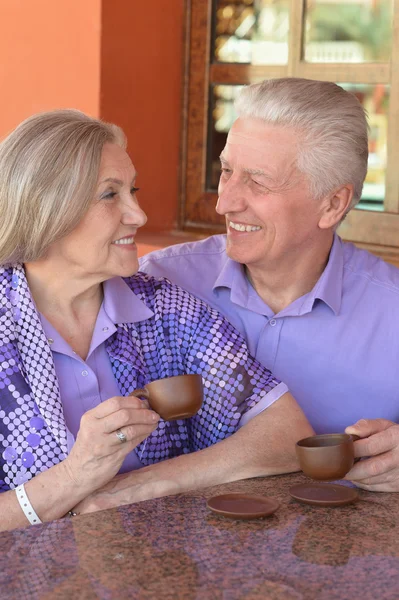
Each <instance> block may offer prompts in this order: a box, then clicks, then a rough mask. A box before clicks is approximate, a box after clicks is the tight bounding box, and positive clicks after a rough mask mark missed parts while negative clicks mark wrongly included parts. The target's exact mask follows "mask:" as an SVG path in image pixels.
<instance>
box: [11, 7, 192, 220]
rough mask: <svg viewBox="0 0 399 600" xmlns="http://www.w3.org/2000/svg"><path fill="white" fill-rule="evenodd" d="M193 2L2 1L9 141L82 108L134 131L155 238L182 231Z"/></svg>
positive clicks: (132, 149)
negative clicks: (46, 116)
mask: <svg viewBox="0 0 399 600" xmlns="http://www.w3.org/2000/svg"><path fill="white" fill-rule="evenodd" d="M184 4H185V0H151V1H150V0H149V1H148V2H141V1H139V0H0V89H1V95H0V137H3V136H4V135H6V134H7V133H8V132H9V131H11V129H13V128H14V127H15V126H16V125H17V124H18V123H19V122H20V121H21V120H23V119H24V118H26V117H27V116H29V115H31V114H33V113H35V112H39V111H43V110H48V109H51V108H65V107H74V108H78V109H80V110H83V111H84V112H87V113H89V114H91V115H93V116H101V117H102V118H104V119H106V120H109V121H112V122H116V123H118V124H119V125H121V126H122V127H123V129H124V130H125V132H126V134H127V136H128V141H129V148H128V151H129V153H130V154H131V157H132V159H133V162H134V164H135V166H136V169H137V170H138V173H139V178H138V184H139V186H140V187H142V191H141V192H140V195H139V199H140V202H141V204H142V206H143V208H144V210H145V211H146V212H147V214H148V224H147V226H146V229H147V230H148V231H165V230H170V229H172V228H173V226H174V225H175V223H176V215H177V202H178V186H179V162H180V156H179V148H180V127H181V85H182V74H181V73H182V52H183V15H184Z"/></svg>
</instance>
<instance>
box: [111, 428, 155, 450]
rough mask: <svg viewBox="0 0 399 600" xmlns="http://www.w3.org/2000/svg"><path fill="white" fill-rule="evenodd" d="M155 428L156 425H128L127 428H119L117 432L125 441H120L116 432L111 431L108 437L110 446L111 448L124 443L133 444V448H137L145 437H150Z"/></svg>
mask: <svg viewBox="0 0 399 600" xmlns="http://www.w3.org/2000/svg"><path fill="white" fill-rule="evenodd" d="M156 427H157V424H156V423H153V424H152V425H140V424H137V425H129V426H127V427H121V428H119V429H118V430H117V431H118V432H121V433H122V434H123V435H124V436H125V437H126V441H124V440H122V439H120V437H118V435H117V431H112V432H111V433H110V434H109V435H110V436H111V444H112V445H113V446H121V445H123V446H124V445H125V443H126V442H134V447H136V446H138V444H140V443H141V442H142V441H143V440H145V438H146V437H148V436H149V435H150V433H152V432H153V431H154V430H155V429H156Z"/></svg>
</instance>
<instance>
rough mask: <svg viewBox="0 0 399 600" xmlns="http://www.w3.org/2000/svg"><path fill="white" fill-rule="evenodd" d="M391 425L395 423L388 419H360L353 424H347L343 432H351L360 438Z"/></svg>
mask: <svg viewBox="0 0 399 600" xmlns="http://www.w3.org/2000/svg"><path fill="white" fill-rule="evenodd" d="M392 425H395V423H393V422H392V421H388V419H360V421H358V422H357V423H355V424H354V425H349V427H347V428H346V429H345V433H349V434H351V433H353V434H355V435H358V436H360V437H361V438H365V437H368V436H370V435H374V434H375V433H379V432H380V431H385V430H386V429H388V427H391V426H392Z"/></svg>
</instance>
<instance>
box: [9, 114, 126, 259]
mask: <svg viewBox="0 0 399 600" xmlns="http://www.w3.org/2000/svg"><path fill="white" fill-rule="evenodd" d="M106 143H113V144H117V145H119V146H121V147H122V148H124V149H125V148H126V138H125V134H124V133H123V131H122V130H121V129H120V128H119V127H117V126H116V125H113V124H110V123H105V122H103V121H100V120H98V119H94V118H92V117H89V116H87V115H85V114H84V113H82V112H79V111H77V110H70V109H68V110H54V111H50V112H45V113H39V114H37V115H33V116H32V117H30V118H28V119H26V120H25V121H23V122H22V123H21V124H20V125H18V127H17V128H16V129H14V131H12V132H11V133H10V135H9V136H8V137H6V138H5V139H4V140H3V141H2V142H1V143H0V214H1V219H0V265H5V264H9V263H12V262H22V263H23V262H27V261H33V260H37V259H38V258H40V257H42V256H43V255H44V254H45V252H46V250H47V248H48V247H49V246H50V245H51V244H52V243H54V242H55V241H57V240H59V239H61V238H62V237H64V236H65V235H68V233H70V232H71V231H72V230H73V229H74V228H75V227H76V225H77V224H78V223H79V222H80V220H81V219H82V217H83V216H84V215H85V213H86V212H87V210H88V209H89V206H90V203H91V202H92V200H93V198H94V195H95V191H96V187H97V180H98V174H99V169H100V162H101V154H102V150H103V147H104V144H106Z"/></svg>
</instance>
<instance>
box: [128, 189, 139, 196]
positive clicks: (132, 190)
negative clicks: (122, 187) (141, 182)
mask: <svg viewBox="0 0 399 600" xmlns="http://www.w3.org/2000/svg"><path fill="white" fill-rule="evenodd" d="M138 191H140V188H137V187H132V189H131V190H130V193H131V194H132V196H134V194H136V192H138Z"/></svg>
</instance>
